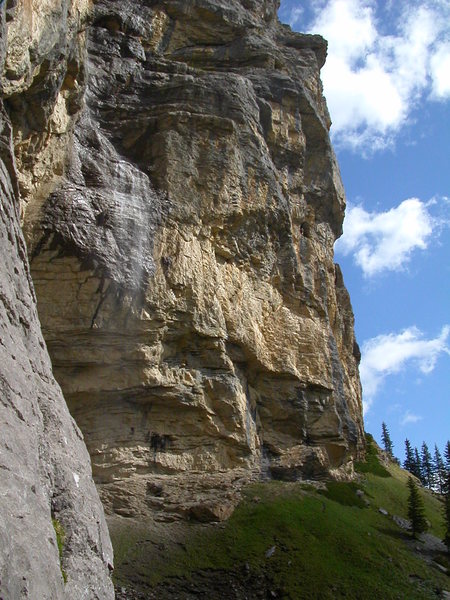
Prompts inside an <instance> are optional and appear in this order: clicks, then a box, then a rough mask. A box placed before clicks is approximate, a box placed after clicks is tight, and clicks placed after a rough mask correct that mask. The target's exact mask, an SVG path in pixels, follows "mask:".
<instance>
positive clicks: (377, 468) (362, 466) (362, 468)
mask: <svg viewBox="0 0 450 600" xmlns="http://www.w3.org/2000/svg"><path fill="white" fill-rule="evenodd" d="M355 470H356V471H357V472H358V473H371V474H372V475H377V476H378V477H390V476H391V475H390V473H389V471H388V470H387V469H386V468H385V467H383V465H382V464H381V462H380V459H379V457H378V450H377V446H376V444H375V441H374V439H373V437H372V436H371V435H370V433H366V460H365V461H364V462H357V463H356V464H355Z"/></svg>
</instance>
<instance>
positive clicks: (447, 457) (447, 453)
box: [444, 442, 450, 471]
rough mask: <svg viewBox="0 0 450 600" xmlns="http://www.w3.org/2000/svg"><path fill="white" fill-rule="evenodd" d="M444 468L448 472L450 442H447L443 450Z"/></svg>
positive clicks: (449, 469) (449, 466) (449, 467)
mask: <svg viewBox="0 0 450 600" xmlns="http://www.w3.org/2000/svg"><path fill="white" fill-rule="evenodd" d="M444 458H445V468H446V469H447V471H450V442H447V444H446V445H445V450H444Z"/></svg>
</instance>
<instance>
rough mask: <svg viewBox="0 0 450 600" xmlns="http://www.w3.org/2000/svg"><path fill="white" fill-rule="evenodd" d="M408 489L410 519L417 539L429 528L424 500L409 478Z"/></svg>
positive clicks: (412, 480)
mask: <svg viewBox="0 0 450 600" xmlns="http://www.w3.org/2000/svg"><path fill="white" fill-rule="evenodd" d="M408 489H409V496H408V518H409V520H410V522H411V530H412V534H413V537H414V538H416V537H417V534H418V533H423V532H424V531H426V530H427V527H428V526H427V521H426V519H425V508H424V505H423V500H422V498H421V497H420V494H419V490H418V489H417V486H416V484H415V483H414V479H413V478H412V477H408Z"/></svg>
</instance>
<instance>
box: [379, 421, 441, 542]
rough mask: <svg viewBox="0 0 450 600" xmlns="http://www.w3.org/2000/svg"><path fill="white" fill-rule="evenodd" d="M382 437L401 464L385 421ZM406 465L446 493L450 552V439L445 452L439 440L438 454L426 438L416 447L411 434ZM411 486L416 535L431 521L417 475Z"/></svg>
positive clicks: (410, 514) (431, 486)
mask: <svg viewBox="0 0 450 600" xmlns="http://www.w3.org/2000/svg"><path fill="white" fill-rule="evenodd" d="M381 440H382V442H383V446H384V450H385V452H386V453H387V454H388V456H389V457H390V458H391V459H392V460H394V461H395V462H397V463H398V464H400V461H399V460H398V459H397V458H395V457H394V454H393V449H394V445H393V443H392V440H391V436H390V435H389V430H388V428H387V426H386V423H384V422H383V423H382V425H381ZM403 468H404V469H406V470H407V471H409V472H410V473H411V475H414V476H415V477H416V478H417V479H418V480H419V481H420V483H421V484H422V485H423V486H424V487H426V488H428V489H429V490H432V491H434V492H437V493H439V494H441V495H442V496H443V500H444V510H443V513H444V515H443V516H444V520H445V525H446V534H445V538H444V540H443V541H444V543H445V545H446V546H447V549H448V551H449V552H450V441H447V444H446V445H445V449H444V456H442V454H441V453H440V451H439V448H438V447H437V444H435V445H434V454H433V455H432V454H431V452H430V450H429V448H428V446H427V444H426V442H423V443H422V447H421V449H420V452H419V450H418V449H417V448H416V447H415V448H414V449H413V447H412V446H411V442H410V441H409V440H408V438H407V439H406V440H405V460H404V461H403ZM408 489H409V495H408V517H409V519H410V522H411V529H412V533H413V536H414V537H416V535H417V534H419V533H422V532H424V531H426V529H427V522H426V519H425V511H424V506H423V501H422V499H421V497H420V495H419V491H418V489H417V485H416V483H415V480H414V479H413V477H409V478H408Z"/></svg>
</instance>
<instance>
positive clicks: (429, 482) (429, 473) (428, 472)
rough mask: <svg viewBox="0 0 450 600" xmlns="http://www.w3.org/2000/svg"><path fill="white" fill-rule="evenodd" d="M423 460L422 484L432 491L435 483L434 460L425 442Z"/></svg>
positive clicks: (422, 453) (423, 444)
mask: <svg viewBox="0 0 450 600" xmlns="http://www.w3.org/2000/svg"><path fill="white" fill-rule="evenodd" d="M421 459H422V460H421V462H422V483H423V485H426V486H427V488H429V489H431V488H432V487H433V483H434V476H433V475H434V474H433V460H432V458H431V454H430V451H429V450H428V446H427V445H426V443H425V442H423V443H422V452H421Z"/></svg>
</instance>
